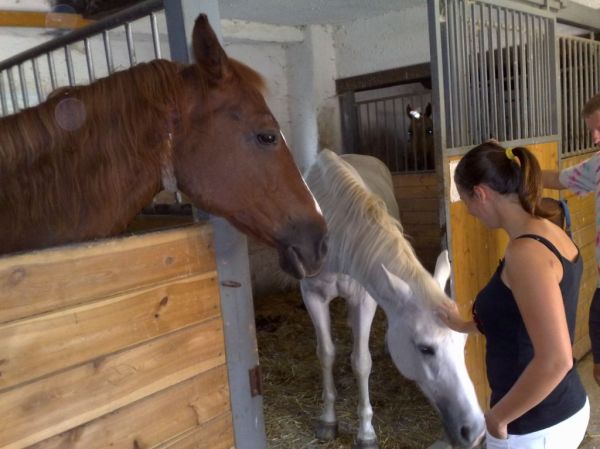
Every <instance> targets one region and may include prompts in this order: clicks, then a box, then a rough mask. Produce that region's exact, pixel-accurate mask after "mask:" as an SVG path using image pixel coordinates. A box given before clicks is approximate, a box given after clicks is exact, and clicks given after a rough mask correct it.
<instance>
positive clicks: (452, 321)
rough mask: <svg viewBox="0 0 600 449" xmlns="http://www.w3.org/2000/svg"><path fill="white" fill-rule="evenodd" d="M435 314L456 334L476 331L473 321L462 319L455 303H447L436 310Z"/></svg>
mask: <svg viewBox="0 0 600 449" xmlns="http://www.w3.org/2000/svg"><path fill="white" fill-rule="evenodd" d="M435 314H436V316H437V317H438V318H439V319H440V320H441V321H442V322H443V323H444V324H445V325H446V326H448V327H449V328H450V329H452V330H454V331H456V332H463V333H469V332H473V331H474V330H475V329H476V326H475V323H474V322H473V321H465V320H463V319H462V318H461V317H460V314H459V313H458V307H457V306H456V303H455V302H451V301H446V302H445V303H443V304H441V305H440V306H438V307H437V308H436V309H435Z"/></svg>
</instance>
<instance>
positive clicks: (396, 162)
mask: <svg viewBox="0 0 600 449" xmlns="http://www.w3.org/2000/svg"><path fill="white" fill-rule="evenodd" d="M397 101H398V98H394V99H393V100H392V116H393V117H394V170H393V172H397V171H400V164H399V163H398V152H399V147H398V113H397V110H396V102H397Z"/></svg>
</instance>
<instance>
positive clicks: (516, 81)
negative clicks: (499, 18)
mask: <svg viewBox="0 0 600 449" xmlns="http://www.w3.org/2000/svg"><path fill="white" fill-rule="evenodd" d="M511 13H512V14H511V15H512V26H513V30H512V38H513V39H512V50H513V51H512V62H513V71H512V77H513V87H514V92H515V123H516V125H517V126H516V132H515V135H514V136H513V139H521V138H523V133H522V132H521V124H522V120H521V97H522V92H521V83H520V79H521V74H520V68H519V46H518V45H517V36H518V34H517V30H518V29H519V28H518V21H517V14H518V13H517V12H516V11H511ZM519 44H520V40H519Z"/></svg>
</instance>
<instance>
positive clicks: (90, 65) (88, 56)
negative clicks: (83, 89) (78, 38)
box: [83, 38, 96, 83]
mask: <svg viewBox="0 0 600 449" xmlns="http://www.w3.org/2000/svg"><path fill="white" fill-rule="evenodd" d="M83 42H84V45H85V62H86V63H87V69H88V77H89V80H90V83H93V82H94V81H95V80H96V72H95V71H94V58H93V57H92V47H91V44H90V39H89V38H85V40H84V41H83Z"/></svg>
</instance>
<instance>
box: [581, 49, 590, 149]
mask: <svg viewBox="0 0 600 449" xmlns="http://www.w3.org/2000/svg"><path fill="white" fill-rule="evenodd" d="M590 51H591V45H590V44H589V42H586V43H585V45H584V55H583V56H584V61H585V64H584V68H585V69H584V71H583V73H584V75H585V86H584V102H587V100H588V99H590V98H591V97H592V89H591V73H590V71H591V70H592V67H591V66H590ZM584 136H585V139H584V144H585V148H589V147H591V146H592V136H591V135H590V133H589V132H586V133H585V134H584Z"/></svg>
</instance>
